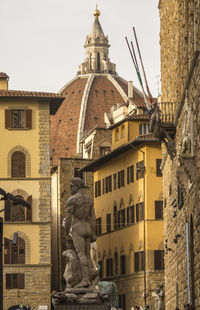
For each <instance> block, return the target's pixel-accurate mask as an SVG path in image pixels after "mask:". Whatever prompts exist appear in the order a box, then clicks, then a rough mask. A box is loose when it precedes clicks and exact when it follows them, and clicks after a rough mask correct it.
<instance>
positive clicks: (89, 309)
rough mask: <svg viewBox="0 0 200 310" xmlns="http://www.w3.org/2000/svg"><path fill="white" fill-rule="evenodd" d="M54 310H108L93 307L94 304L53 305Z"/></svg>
mask: <svg viewBox="0 0 200 310" xmlns="http://www.w3.org/2000/svg"><path fill="white" fill-rule="evenodd" d="M54 309H55V310H108V309H109V308H108V306H107V305H105V304H103V305H95V304H84V305H80V304H66V305H55V306H54Z"/></svg>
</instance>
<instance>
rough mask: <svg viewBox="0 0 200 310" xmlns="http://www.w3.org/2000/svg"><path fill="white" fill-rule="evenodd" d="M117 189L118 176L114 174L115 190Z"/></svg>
mask: <svg viewBox="0 0 200 310" xmlns="http://www.w3.org/2000/svg"><path fill="white" fill-rule="evenodd" d="M115 189H117V174H116V173H114V174H113V190H115Z"/></svg>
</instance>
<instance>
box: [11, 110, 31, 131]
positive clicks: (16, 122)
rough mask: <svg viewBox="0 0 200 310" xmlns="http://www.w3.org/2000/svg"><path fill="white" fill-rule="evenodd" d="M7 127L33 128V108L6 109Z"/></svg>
mask: <svg viewBox="0 0 200 310" xmlns="http://www.w3.org/2000/svg"><path fill="white" fill-rule="evenodd" d="M5 128H6V129H31V128H32V110H22V109H21V110H19V109H15V110H5Z"/></svg>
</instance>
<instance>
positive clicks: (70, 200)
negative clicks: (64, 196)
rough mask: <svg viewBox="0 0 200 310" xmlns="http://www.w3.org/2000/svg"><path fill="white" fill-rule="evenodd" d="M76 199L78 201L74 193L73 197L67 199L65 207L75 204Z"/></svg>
mask: <svg viewBox="0 0 200 310" xmlns="http://www.w3.org/2000/svg"><path fill="white" fill-rule="evenodd" d="M77 199H78V196H77V193H76V194H74V195H73V196H71V197H69V198H68V200H67V205H70V204H73V203H75V202H76V201H77Z"/></svg>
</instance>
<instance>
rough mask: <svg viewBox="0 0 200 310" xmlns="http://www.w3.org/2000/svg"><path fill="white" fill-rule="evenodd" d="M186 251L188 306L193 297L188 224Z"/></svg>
mask: <svg viewBox="0 0 200 310" xmlns="http://www.w3.org/2000/svg"><path fill="white" fill-rule="evenodd" d="M186 251H187V282H188V304H190V303H191V296H190V258H189V224H188V222H186Z"/></svg>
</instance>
